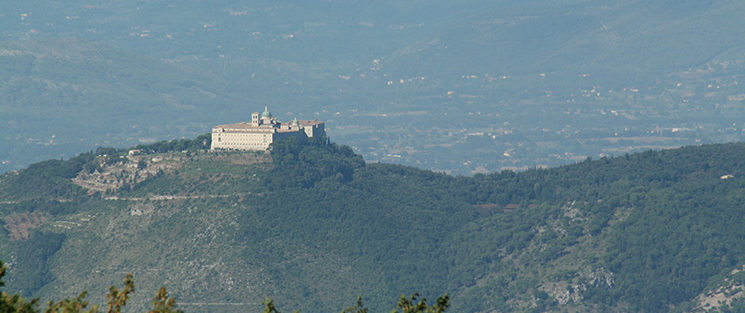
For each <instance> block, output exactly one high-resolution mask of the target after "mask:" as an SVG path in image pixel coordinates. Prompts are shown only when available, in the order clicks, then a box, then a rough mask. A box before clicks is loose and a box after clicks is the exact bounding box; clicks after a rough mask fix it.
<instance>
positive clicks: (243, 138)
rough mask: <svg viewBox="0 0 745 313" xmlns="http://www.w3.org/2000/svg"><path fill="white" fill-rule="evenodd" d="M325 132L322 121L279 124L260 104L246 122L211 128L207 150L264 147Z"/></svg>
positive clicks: (259, 148)
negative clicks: (257, 110) (262, 110)
mask: <svg viewBox="0 0 745 313" xmlns="http://www.w3.org/2000/svg"><path fill="white" fill-rule="evenodd" d="M325 134H326V131H325V130H324V124H323V122H322V121H318V120H298V119H297V118H295V119H293V120H292V121H290V122H289V123H281V122H279V121H278V120H277V119H276V118H274V117H273V116H272V113H270V112H269V108H268V107H264V112H263V113H261V114H259V112H254V113H252V114H251V122H250V123H249V122H240V123H235V124H225V125H217V126H215V127H213V128H212V145H211V147H210V149H211V150H216V149H232V150H267V149H269V145H271V144H272V142H274V141H275V140H277V139H283V138H290V137H296V138H299V139H307V138H312V137H319V136H323V135H325Z"/></svg>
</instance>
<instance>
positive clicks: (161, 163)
mask: <svg viewBox="0 0 745 313" xmlns="http://www.w3.org/2000/svg"><path fill="white" fill-rule="evenodd" d="M208 146H209V137H208V136H201V137H199V138H196V139H194V140H180V141H179V140H174V141H171V142H160V143H156V144H153V145H143V146H139V147H136V148H137V149H134V148H133V149H112V148H100V149H98V150H97V151H92V152H88V153H83V154H81V155H79V156H77V157H74V158H71V159H69V160H51V161H45V162H41V163H36V164H33V165H31V166H29V167H28V168H26V169H23V170H19V171H12V172H8V173H6V174H3V175H2V176H0V203H1V204H2V205H1V206H0V214H1V215H2V220H3V224H4V230H5V231H4V232H3V233H2V234H0V259H2V260H4V261H5V262H6V263H7V265H8V275H7V276H6V278H5V279H6V288H7V290H9V291H11V292H19V293H21V294H23V295H25V296H34V297H41V298H43V299H50V300H51V299H60V298H64V297H74V296H76V295H77V293H78V292H80V291H82V290H90V291H91V293H90V294H89V297H90V298H91V299H92V301H93V302H95V303H104V302H105V301H104V300H103V299H104V294H103V293H102V292H103V291H104V290H106V288H108V286H110V285H113V284H116V283H117V282H119V281H120V280H121V277H122V276H123V275H124V274H123V273H128V272H132V273H133V274H134V278H135V280H136V281H137V282H138V283H139V285H138V289H137V294H135V295H134V296H133V298H132V300H131V307H132V308H133V309H136V310H139V311H142V310H144V308H146V307H147V306H148V305H149V302H150V300H151V299H150V296H151V295H153V294H155V292H156V291H157V290H158V288H159V287H160V286H166V287H167V288H168V290H169V294H170V295H171V296H173V297H175V298H176V299H177V302H176V303H177V307H178V308H179V309H182V310H184V311H186V312H214V311H221V312H246V311H256V312H258V311H260V310H261V308H262V300H263V299H264V297H267V296H269V297H272V298H274V299H275V300H276V301H277V302H278V303H281V304H282V305H283V306H287V307H290V308H300V309H301V310H302V311H305V312H321V311H324V312H325V311H333V310H338V309H339V308H342V307H345V306H347V305H349V301H350V299H355V298H356V297H357V296H362V298H363V299H364V301H365V303H367V304H371V305H369V307H370V309H371V310H372V311H376V312H377V311H381V310H384V309H389V306H387V304H388V303H390V299H396V298H397V297H398V296H399V295H401V294H412V293H414V292H418V293H421V294H422V295H424V296H426V297H427V298H429V299H434V298H435V297H437V296H440V295H443V294H446V293H449V295H450V300H451V301H450V304H451V306H452V311H454V312H486V311H498V312H510V311H536V312H538V311H618V312H621V311H623V312H625V311H640V312H660V311H675V312H683V311H704V310H715V309H722V310H724V311H726V310H729V309H738V308H742V307H743V306H742V305H743V302H742V301H741V300H738V299H740V298H741V297H742V296H745V286H744V285H743V282H745V280H744V279H743V277H742V275H743V274H741V273H742V272H740V270H742V269H743V266H744V265H745V227H742V226H743V225H742V223H743V222H742V221H743V220H745V209H744V208H745V180H743V177H745V166H744V165H745V160H743V159H742V156H743V155H745V144H742V143H733V144H718V145H703V146H692V147H685V148H680V149H674V150H663V151H648V152H644V153H638V154H631V155H623V156H619V157H613V158H602V159H598V160H591V159H589V158H588V159H587V160H585V161H583V162H580V163H577V164H573V165H568V166H562V167H557V168H551V169H531V170H527V171H523V172H512V171H503V172H498V173H492V174H486V175H476V176H473V177H463V176H449V175H445V174H442V173H435V172H431V171H426V170H420V169H416V168H412V167H405V166H400V165H391V164H383V163H365V162H364V160H363V159H362V157H361V156H359V155H357V154H355V153H354V152H353V150H352V149H350V148H349V147H346V146H342V145H337V144H334V143H330V142H328V141H327V140H317V141H310V142H278V143H276V144H274V145H273V150H272V152H271V153H268V152H231V151H220V152H210V151H207V150H205V148H206V147H208ZM97 292H99V293H97Z"/></svg>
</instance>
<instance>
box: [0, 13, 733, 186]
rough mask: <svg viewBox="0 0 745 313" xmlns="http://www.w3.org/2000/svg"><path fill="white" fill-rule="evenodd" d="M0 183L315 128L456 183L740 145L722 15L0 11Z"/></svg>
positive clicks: (728, 28)
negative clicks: (271, 131) (108, 153)
mask: <svg viewBox="0 0 745 313" xmlns="http://www.w3.org/2000/svg"><path fill="white" fill-rule="evenodd" d="M0 12H2V13H0V38H1V41H0V64H2V66H1V67H0V91H1V93H0V109H1V110H2V112H3V114H0V125H2V128H3V130H5V131H4V132H3V135H2V136H0V147H3V149H0V171H7V170H11V169H19V168H23V167H25V166H27V165H28V164H30V163H32V162H37V161H41V160H45V159H48V158H59V157H70V156H73V155H74V154H75V153H78V152H79V151H81V150H92V149H95V148H96V147H98V146H102V145H103V146H128V145H135V144H139V143H143V142H145V143H147V142H152V141H154V140H156V139H158V138H192V137H194V136H196V135H198V134H201V133H204V132H206V131H207V130H208V129H209V127H210V126H212V125H214V124H218V123H229V122H238V121H241V120H247V119H248V116H249V114H250V112H252V111H256V110H259V109H260V108H262V107H263V106H264V105H269V107H270V109H272V110H273V112H275V113H276V114H279V115H280V116H283V117H284V116H298V117H300V118H314V119H315V118H317V119H322V120H326V121H327V122H328V123H327V124H328V133H329V134H330V136H331V137H333V138H334V139H335V140H336V141H338V142H344V143H348V144H350V145H351V146H352V147H353V148H354V149H355V151H357V152H358V153H360V154H362V155H364V156H365V158H366V159H367V160H370V161H384V162H394V163H400V164H405V165H415V166H419V167H423V168H427V169H433V170H438V171H446V172H451V173H457V174H469V175H470V174H474V173H479V172H489V171H496V170H501V169H507V168H519V169H525V168H530V167H535V166H553V165H561V164H568V163H572V162H576V161H577V160H582V159H583V158H585V157H587V156H593V157H599V156H602V155H608V156H611V155H621V154H624V153H627V152H635V151H644V150H646V149H650V148H671V147H678V146H682V145H689V144H700V143H715V142H729V141H737V140H742V139H743V125H742V123H741V120H742V119H743V117H745V112H744V111H743V108H745V105H743V103H744V102H743V101H745V93H743V91H742V88H741V87H740V86H741V85H742V84H743V76H744V75H745V74H744V73H745V39H743V36H741V35H742V34H741V31H740V30H741V29H743V28H745V25H743V23H745V22H744V21H743V19H742V18H741V17H742V16H743V15H745V4H743V3H742V2H740V1H725V0H717V1H704V2H702V1H688V0H686V1H637V0H626V1H579V0H577V1H561V2H559V3H557V2H556V1H549V0H541V1H531V2H530V3H522V2H519V3H518V2H514V1H484V0H471V1H459V2H452V1H443V0H436V1H426V2H422V1H415V0H406V1H376V2H374V3H370V2H364V1H344V2H343V3H340V2H314V3H296V2H287V1H280V2H277V1H251V2H250V3H234V2H224V1H223V2H220V1H218V2H215V1H212V2H209V3H206V2H200V1H182V2H179V3H171V4H168V3H162V2H158V1H139V2H107V3H101V4H91V3H89V2H86V1H79V0H75V1H66V2H65V3H64V4H63V3H59V2H54V1H32V2H23V3H12V4H11V3H5V4H0Z"/></svg>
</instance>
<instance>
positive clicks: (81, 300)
mask: <svg viewBox="0 0 745 313" xmlns="http://www.w3.org/2000/svg"><path fill="white" fill-rule="evenodd" d="M5 270H6V267H5V264H3V263H2V261H0V287H2V286H4V285H5V283H4V282H3V281H2V278H3V277H4V276H5ZM134 292H135V285H134V282H133V281H132V274H127V276H126V277H125V278H124V288H123V289H122V290H119V289H117V288H116V287H114V286H111V288H109V293H108V294H107V295H106V298H107V300H108V302H107V305H106V311H105V312H106V313H121V312H122V307H124V306H125V305H127V300H129V297H130V296H131V295H132V294H133V293H134ZM86 294H87V292H86V291H84V292H82V293H80V295H78V296H77V297H76V298H74V299H65V300H62V301H59V302H52V301H49V303H48V304H47V307H46V309H45V310H44V311H43V312H44V313H98V312H102V311H99V310H98V308H99V306H98V305H93V306H91V308H90V309H87V310H86V308H88V306H89V303H88V301H86V300H85V296H86ZM418 298H419V294H413V295H411V297H409V298H407V297H405V296H403V295H402V296H401V299H400V300H399V301H398V304H397V307H398V309H401V310H402V311H401V312H400V313H443V312H445V310H447V308H448V307H449V301H450V297H449V296H448V295H445V296H442V297H439V298H437V301H436V302H435V304H434V305H432V306H429V305H427V301H426V299H421V300H418ZM38 302H39V300H38V299H32V300H26V299H24V298H23V297H21V296H19V295H17V294H8V293H6V292H4V291H3V292H2V293H1V294H0V313H41V312H42V311H41V310H39V309H37V306H38ZM152 304H153V306H154V308H153V309H152V310H150V311H149V312H148V313H184V312H183V311H181V310H178V309H176V308H175V306H176V300H175V299H173V298H169V297H168V293H167V292H166V288H165V287H161V288H160V289H159V290H158V293H157V294H156V295H155V298H153V302H152ZM264 306H265V308H264V313H280V312H279V311H278V310H277V308H276V307H275V305H274V301H273V300H272V299H270V298H267V299H266V300H265V301H264ZM298 312H299V311H295V313H298ZM342 313H367V308H365V307H364V306H363V305H362V298H357V304H356V305H355V306H354V307H348V308H346V309H344V310H343V311H342ZM391 313H399V311H398V310H396V309H394V310H392V311H391Z"/></svg>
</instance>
